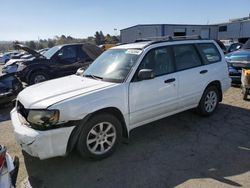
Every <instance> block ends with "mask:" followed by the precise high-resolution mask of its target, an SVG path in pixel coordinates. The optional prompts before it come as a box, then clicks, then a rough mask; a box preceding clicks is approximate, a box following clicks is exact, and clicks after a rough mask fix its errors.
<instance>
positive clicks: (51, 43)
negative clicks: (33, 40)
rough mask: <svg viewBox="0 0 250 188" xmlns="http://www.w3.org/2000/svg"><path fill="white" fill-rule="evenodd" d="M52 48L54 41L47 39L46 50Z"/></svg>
mask: <svg viewBox="0 0 250 188" xmlns="http://www.w3.org/2000/svg"><path fill="white" fill-rule="evenodd" d="M53 46H55V41H54V40H51V39H49V40H48V48H52V47H53Z"/></svg>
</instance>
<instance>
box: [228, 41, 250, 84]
mask: <svg viewBox="0 0 250 188" xmlns="http://www.w3.org/2000/svg"><path fill="white" fill-rule="evenodd" d="M225 58H226V61H227V63H228V69H229V75H230V77H231V78H232V82H233V83H241V73H242V69H250V40H248V41H247V42H246V44H244V45H243V46H242V47H241V48H240V49H239V50H237V51H234V52H231V53H228V54H226V55H225Z"/></svg>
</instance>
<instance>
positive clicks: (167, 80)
mask: <svg viewBox="0 0 250 188" xmlns="http://www.w3.org/2000/svg"><path fill="white" fill-rule="evenodd" d="M142 69H152V70H153V71H154V74H155V78H153V79H150V80H141V81H140V80H138V79H137V74H138V72H139V71H140V70H142ZM174 71H175V68H174V63H173V60H172V58H171V55H170V49H169V48H168V47H160V48H156V49H152V50H150V51H149V52H148V53H147V54H146V55H145V57H144V58H143V60H142V62H141V64H140V66H139V68H138V70H137V72H136V73H135V76H134V79H133V81H132V82H131V83H130V86H129V108H130V124H131V125H132V126H139V125H142V124H144V123H147V122H150V121H154V120H156V119H159V118H161V117H164V116H166V115H167V114H168V113H171V112H173V111H175V110H176V109H177V107H178V101H177V88H178V77H177V74H176V73H174Z"/></svg>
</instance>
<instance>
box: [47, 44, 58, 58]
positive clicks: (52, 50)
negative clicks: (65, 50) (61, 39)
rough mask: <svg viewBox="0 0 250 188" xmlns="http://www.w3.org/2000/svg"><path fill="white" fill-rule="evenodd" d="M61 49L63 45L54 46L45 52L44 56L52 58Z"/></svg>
mask: <svg viewBox="0 0 250 188" xmlns="http://www.w3.org/2000/svg"><path fill="white" fill-rule="evenodd" d="M60 49H61V46H54V47H53V48H50V49H49V50H48V51H46V52H45V53H44V54H43V56H45V57H46V58H47V59H50V58H51V57H52V56H53V55H54V54H55V53H56V52H57V51H58V50H60Z"/></svg>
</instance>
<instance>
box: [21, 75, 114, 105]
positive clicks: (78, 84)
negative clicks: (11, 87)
mask: <svg viewBox="0 0 250 188" xmlns="http://www.w3.org/2000/svg"><path fill="white" fill-rule="evenodd" d="M114 85H117V83H110V82H104V81H100V80H94V79H91V78H85V77H81V76H77V75H71V76H66V77H62V78H58V79H54V80H50V81H46V82H43V83H40V84H35V85H33V86H30V87H27V88H26V89H24V90H23V91H22V92H21V93H19V95H18V97H17V100H18V101H20V102H21V103H22V104H23V105H24V107H25V108H27V109H44V108H48V107H49V106H51V105H53V104H55V103H58V102H60V101H63V100H66V99H69V98H72V97H75V96H78V95H84V94H88V93H92V92H96V91H99V90H102V89H105V88H108V87H112V86H114Z"/></svg>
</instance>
